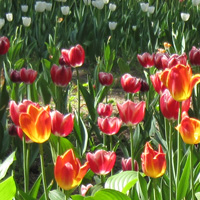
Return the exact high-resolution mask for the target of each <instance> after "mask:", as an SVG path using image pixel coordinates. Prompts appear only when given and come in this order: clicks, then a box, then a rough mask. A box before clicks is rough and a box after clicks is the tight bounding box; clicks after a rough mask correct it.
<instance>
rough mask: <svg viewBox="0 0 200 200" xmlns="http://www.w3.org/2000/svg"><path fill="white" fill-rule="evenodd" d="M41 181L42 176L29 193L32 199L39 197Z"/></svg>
mask: <svg viewBox="0 0 200 200" xmlns="http://www.w3.org/2000/svg"><path fill="white" fill-rule="evenodd" d="M41 180H42V175H41V174H40V176H39V177H38V178H37V180H36V181H35V183H34V185H33V187H32V188H31V190H30V192H29V195H30V196H31V197H32V198H37V195H38V192H39V189H40V183H41Z"/></svg>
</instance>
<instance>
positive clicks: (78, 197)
mask: <svg viewBox="0 0 200 200" xmlns="http://www.w3.org/2000/svg"><path fill="white" fill-rule="evenodd" d="M71 198H72V200H84V199H85V198H84V197H83V196H81V195H72V196H71Z"/></svg>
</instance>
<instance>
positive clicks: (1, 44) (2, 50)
mask: <svg viewBox="0 0 200 200" xmlns="http://www.w3.org/2000/svg"><path fill="white" fill-rule="evenodd" d="M9 48H10V41H9V39H8V38H7V37H5V36H2V37H0V55H4V54H6V53H7V52H8V49H9Z"/></svg>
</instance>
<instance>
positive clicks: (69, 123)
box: [50, 110, 74, 137]
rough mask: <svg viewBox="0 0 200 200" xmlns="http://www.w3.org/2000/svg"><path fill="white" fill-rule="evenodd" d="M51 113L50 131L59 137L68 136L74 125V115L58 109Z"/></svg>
mask: <svg viewBox="0 0 200 200" xmlns="http://www.w3.org/2000/svg"><path fill="white" fill-rule="evenodd" d="M50 115H51V132H52V133H53V134H54V135H57V136H60V137H66V136H68V135H69V134H70V133H71V132H72V130H73V127H74V115H73V114H68V115H65V116H64V115H63V114H61V113H60V112H59V111H57V110H56V111H53V112H51V113H50Z"/></svg>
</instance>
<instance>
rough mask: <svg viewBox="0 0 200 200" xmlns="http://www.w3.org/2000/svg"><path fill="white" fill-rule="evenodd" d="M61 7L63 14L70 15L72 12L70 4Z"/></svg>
mask: <svg viewBox="0 0 200 200" xmlns="http://www.w3.org/2000/svg"><path fill="white" fill-rule="evenodd" d="M60 9H61V12H62V14H63V15H69V13H70V10H69V6H62V7H61V8H60Z"/></svg>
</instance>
